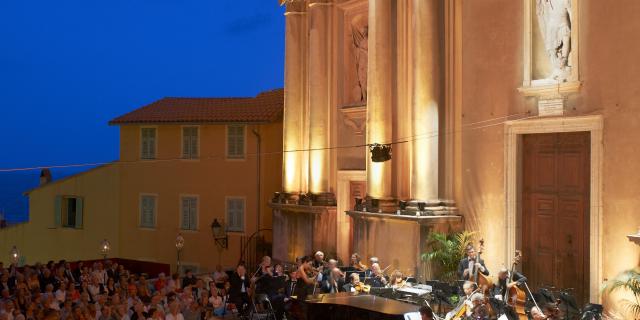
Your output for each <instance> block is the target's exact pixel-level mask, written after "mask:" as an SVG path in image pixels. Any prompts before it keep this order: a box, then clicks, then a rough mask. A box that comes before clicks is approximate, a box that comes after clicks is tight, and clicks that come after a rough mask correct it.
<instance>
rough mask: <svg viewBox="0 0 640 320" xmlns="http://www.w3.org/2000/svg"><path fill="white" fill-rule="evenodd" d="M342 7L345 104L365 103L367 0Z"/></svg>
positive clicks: (342, 72)
mask: <svg viewBox="0 0 640 320" xmlns="http://www.w3.org/2000/svg"><path fill="white" fill-rule="evenodd" d="M339 8H340V9H342V24H341V28H342V29H341V32H340V34H341V35H342V53H341V54H342V57H341V59H340V60H341V61H342V63H341V66H340V68H339V69H340V72H339V76H340V77H341V80H342V84H343V88H342V92H343V94H342V99H341V100H342V103H341V104H342V105H364V104H366V101H367V64H368V58H369V56H368V51H369V50H368V38H369V26H368V10H367V8H368V3H367V1H366V0H352V1H347V2H344V3H342V4H340V5H339Z"/></svg>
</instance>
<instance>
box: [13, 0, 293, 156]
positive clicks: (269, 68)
mask: <svg viewBox="0 0 640 320" xmlns="http://www.w3.org/2000/svg"><path fill="white" fill-rule="evenodd" d="M283 12H284V10H283V8H281V7H279V6H278V3H277V1H275V0H243V1H237V0H109V1H97V0H58V1H50V0H37V1H34V0H2V1H0V119H1V121H2V122H1V126H0V128H1V131H0V132H1V133H0V134H1V138H0V155H1V156H0V168H8V167H23V166H34V165H51V164H64V163H78V162H80V163H82V162H101V161H110V160H114V159H116V158H117V155H118V146H117V143H118V130H117V128H116V127H109V126H107V122H108V121H109V120H110V119H112V118H114V117H116V116H118V115H120V114H123V113H125V112H128V111H130V110H132V109H135V108H138V107H140V106H143V105H145V104H147V103H150V102H152V101H154V100H156V99H159V98H162V97H164V96H246V95H255V94H256V93H258V92H260V91H261V90H266V89H273V88H277V87H281V86H282V85H283V76H284V69H283V68H284V67H283V65H284V16H283Z"/></svg>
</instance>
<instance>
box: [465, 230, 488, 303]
mask: <svg viewBox="0 0 640 320" xmlns="http://www.w3.org/2000/svg"><path fill="white" fill-rule="evenodd" d="M483 251H484V239H480V247H479V248H478V255H477V257H476V261H477V262H480V255H481V254H482V252H483ZM478 269H480V268H477V267H475V266H474V267H473V272H472V273H471V275H470V276H469V281H471V282H475V283H476V284H477V285H478V288H479V289H480V292H482V294H484V295H487V294H488V293H489V290H490V289H491V288H492V287H493V279H492V278H491V277H490V276H485V275H484V274H483V273H482V272H479V270H478Z"/></svg>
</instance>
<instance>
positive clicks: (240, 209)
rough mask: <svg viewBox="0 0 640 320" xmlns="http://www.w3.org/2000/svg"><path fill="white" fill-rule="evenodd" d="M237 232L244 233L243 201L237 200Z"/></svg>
mask: <svg viewBox="0 0 640 320" xmlns="http://www.w3.org/2000/svg"><path fill="white" fill-rule="evenodd" d="M238 231H241V232H242V231H244V201H243V200H238Z"/></svg>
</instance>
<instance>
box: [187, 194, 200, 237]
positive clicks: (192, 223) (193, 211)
mask: <svg viewBox="0 0 640 320" xmlns="http://www.w3.org/2000/svg"><path fill="white" fill-rule="evenodd" d="M190 202H191V203H190V204H191V205H190V208H189V228H190V229H191V230H197V229H198V227H197V223H198V202H197V198H191V201H190Z"/></svg>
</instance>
